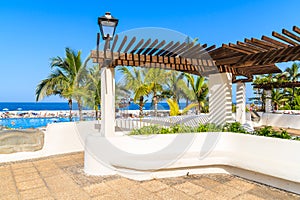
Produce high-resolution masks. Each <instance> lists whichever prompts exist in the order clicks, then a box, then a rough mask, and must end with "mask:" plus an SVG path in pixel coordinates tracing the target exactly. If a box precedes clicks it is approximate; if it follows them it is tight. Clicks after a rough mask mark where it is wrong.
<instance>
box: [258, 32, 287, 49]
mask: <svg viewBox="0 0 300 200" xmlns="http://www.w3.org/2000/svg"><path fill="white" fill-rule="evenodd" d="M261 39H262V40H264V41H267V42H270V43H272V44H276V45H278V46H280V47H284V48H287V47H289V46H290V45H288V44H285V43H283V42H279V41H277V40H274V39H272V38H269V37H267V36H264V35H263V36H262V37H261Z"/></svg>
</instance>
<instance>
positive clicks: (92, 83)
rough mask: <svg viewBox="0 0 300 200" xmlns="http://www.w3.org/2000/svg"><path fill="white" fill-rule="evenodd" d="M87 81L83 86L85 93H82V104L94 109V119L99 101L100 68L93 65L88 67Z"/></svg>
mask: <svg viewBox="0 0 300 200" xmlns="http://www.w3.org/2000/svg"><path fill="white" fill-rule="evenodd" d="M86 78H87V80H88V81H87V83H86V86H85V89H86V94H87V95H83V105H84V106H86V107H89V108H93V109H94V110H95V117H96V119H98V118H99V107H100V103H101V76H100V68H99V66H98V65H94V66H92V67H91V68H89V69H88V73H87V76H86Z"/></svg>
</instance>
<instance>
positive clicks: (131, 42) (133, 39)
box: [112, 37, 136, 53]
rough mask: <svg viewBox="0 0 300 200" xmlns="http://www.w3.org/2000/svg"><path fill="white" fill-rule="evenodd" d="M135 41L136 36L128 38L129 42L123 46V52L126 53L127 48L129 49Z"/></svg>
mask: <svg viewBox="0 0 300 200" xmlns="http://www.w3.org/2000/svg"><path fill="white" fill-rule="evenodd" d="M135 41H136V37H133V38H132V39H131V40H130V42H129V44H128V45H127V47H126V48H125V50H124V53H127V52H128V50H129V49H130V47H131V46H132V45H133V44H134V43H135ZM112 51H113V50H112Z"/></svg>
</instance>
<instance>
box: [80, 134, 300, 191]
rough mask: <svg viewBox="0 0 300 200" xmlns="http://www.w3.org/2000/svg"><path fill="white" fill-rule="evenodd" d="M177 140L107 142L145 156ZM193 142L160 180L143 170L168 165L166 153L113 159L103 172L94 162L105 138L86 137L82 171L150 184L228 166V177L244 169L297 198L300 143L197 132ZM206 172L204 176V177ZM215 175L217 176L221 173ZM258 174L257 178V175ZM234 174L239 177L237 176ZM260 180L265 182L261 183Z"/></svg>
mask: <svg viewBox="0 0 300 200" xmlns="http://www.w3.org/2000/svg"><path fill="white" fill-rule="evenodd" d="M177 136H178V135H177V134H174V135H173V134H172V135H156V136H155V137H156V139H155V143H149V141H147V140H136V139H133V138H132V137H128V136H123V137H114V138H109V140H110V141H111V142H112V143H113V144H114V145H115V146H117V147H119V148H121V149H123V151H124V150H127V151H130V152H138V153H143V152H147V150H149V151H151V150H152V149H154V148H156V147H157V146H160V145H163V144H164V143H165V141H166V140H173V139H174V138H175V137H177ZM179 137H182V138H181V139H185V138H184V137H189V134H181V135H179ZM194 139H195V140H194V142H193V143H192V145H191V146H190V148H189V149H188V150H187V151H186V152H185V153H184V154H183V156H182V157H181V158H180V159H178V160H177V161H176V162H175V163H173V164H171V165H169V166H166V167H164V168H163V169H160V170H163V171H164V172H160V174H161V175H157V174H158V173H155V172H151V171H153V170H156V169H155V168H151V167H148V168H145V166H155V164H156V163H155V162H157V160H159V159H164V160H168V159H170V160H171V159H172V158H173V157H172V155H171V154H167V153H166V154H165V153H164V152H163V151H162V154H161V155H159V159H158V157H155V158H150V157H149V159H136V158H135V157H134V156H128V157H126V155H124V156H125V157H122V159H115V157H111V159H110V160H108V162H109V163H110V165H111V166H114V168H115V169H113V168H107V167H105V166H104V165H102V162H101V160H97V158H98V157H97V152H100V151H101V146H104V145H105V140H106V139H105V138H103V137H99V136H96V135H90V136H88V137H87V139H86V151H85V172H86V173H88V174H94V175H108V174H118V173H119V174H121V175H124V174H123V172H122V173H121V172H120V171H118V170H117V169H118V167H120V168H123V169H124V168H125V169H127V170H130V171H131V172H136V173H129V174H125V176H127V177H129V178H133V179H150V178H155V177H157V176H165V174H163V173H169V174H170V176H176V173H172V172H173V170H174V169H184V171H185V174H186V173H187V172H190V173H191V172H192V171H193V169H197V168H203V167H206V168H211V169H212V168H213V166H219V168H222V169H223V172H224V171H226V168H228V167H230V168H231V171H230V170H229V171H230V172H229V171H228V170H227V171H228V172H229V173H233V174H234V173H235V172H237V170H232V168H238V169H243V170H244V171H249V172H251V173H253V174H255V175H251V176H246V175H245V176H246V177H247V178H250V179H252V180H256V181H259V182H263V183H266V184H269V185H273V186H275V187H279V188H282V189H286V190H289V191H293V192H298V193H300V156H299V153H298V152H300V142H299V141H292V140H284V139H277V138H267V137H261V136H253V135H245V134H236V133H201V134H196V135H195V138H194ZM102 152H103V149H102ZM169 153H170V152H169ZM151 164H153V165H151ZM220 166H221V167H220ZM222 166H226V167H222ZM168 170H169V172H168ZM140 172H149V173H148V174H146V175H145V174H139V173H140ZM170 172H171V173H170ZM207 172H208V171H205V173H207ZM215 172H216V171H215ZM217 172H220V170H218V171H217ZM221 172H222V171H221ZM258 174H261V175H260V176H258ZM237 175H241V176H243V175H242V174H241V173H238V174H237ZM248 175H249V173H248ZM256 176H257V177H256ZM263 176H266V177H267V178H262V177H263ZM255 177H256V178H255Z"/></svg>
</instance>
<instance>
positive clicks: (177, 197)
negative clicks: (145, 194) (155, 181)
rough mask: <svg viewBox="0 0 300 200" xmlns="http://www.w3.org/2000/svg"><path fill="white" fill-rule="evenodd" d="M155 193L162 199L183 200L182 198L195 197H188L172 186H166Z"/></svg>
mask: <svg viewBox="0 0 300 200" xmlns="http://www.w3.org/2000/svg"><path fill="white" fill-rule="evenodd" d="M156 195H157V196H158V197H160V198H162V199H164V200H183V199H195V198H193V197H190V196H188V195H186V194H184V193H183V192H181V191H179V190H175V189H174V188H168V189H165V190H162V191H159V192H157V193H156Z"/></svg>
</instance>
